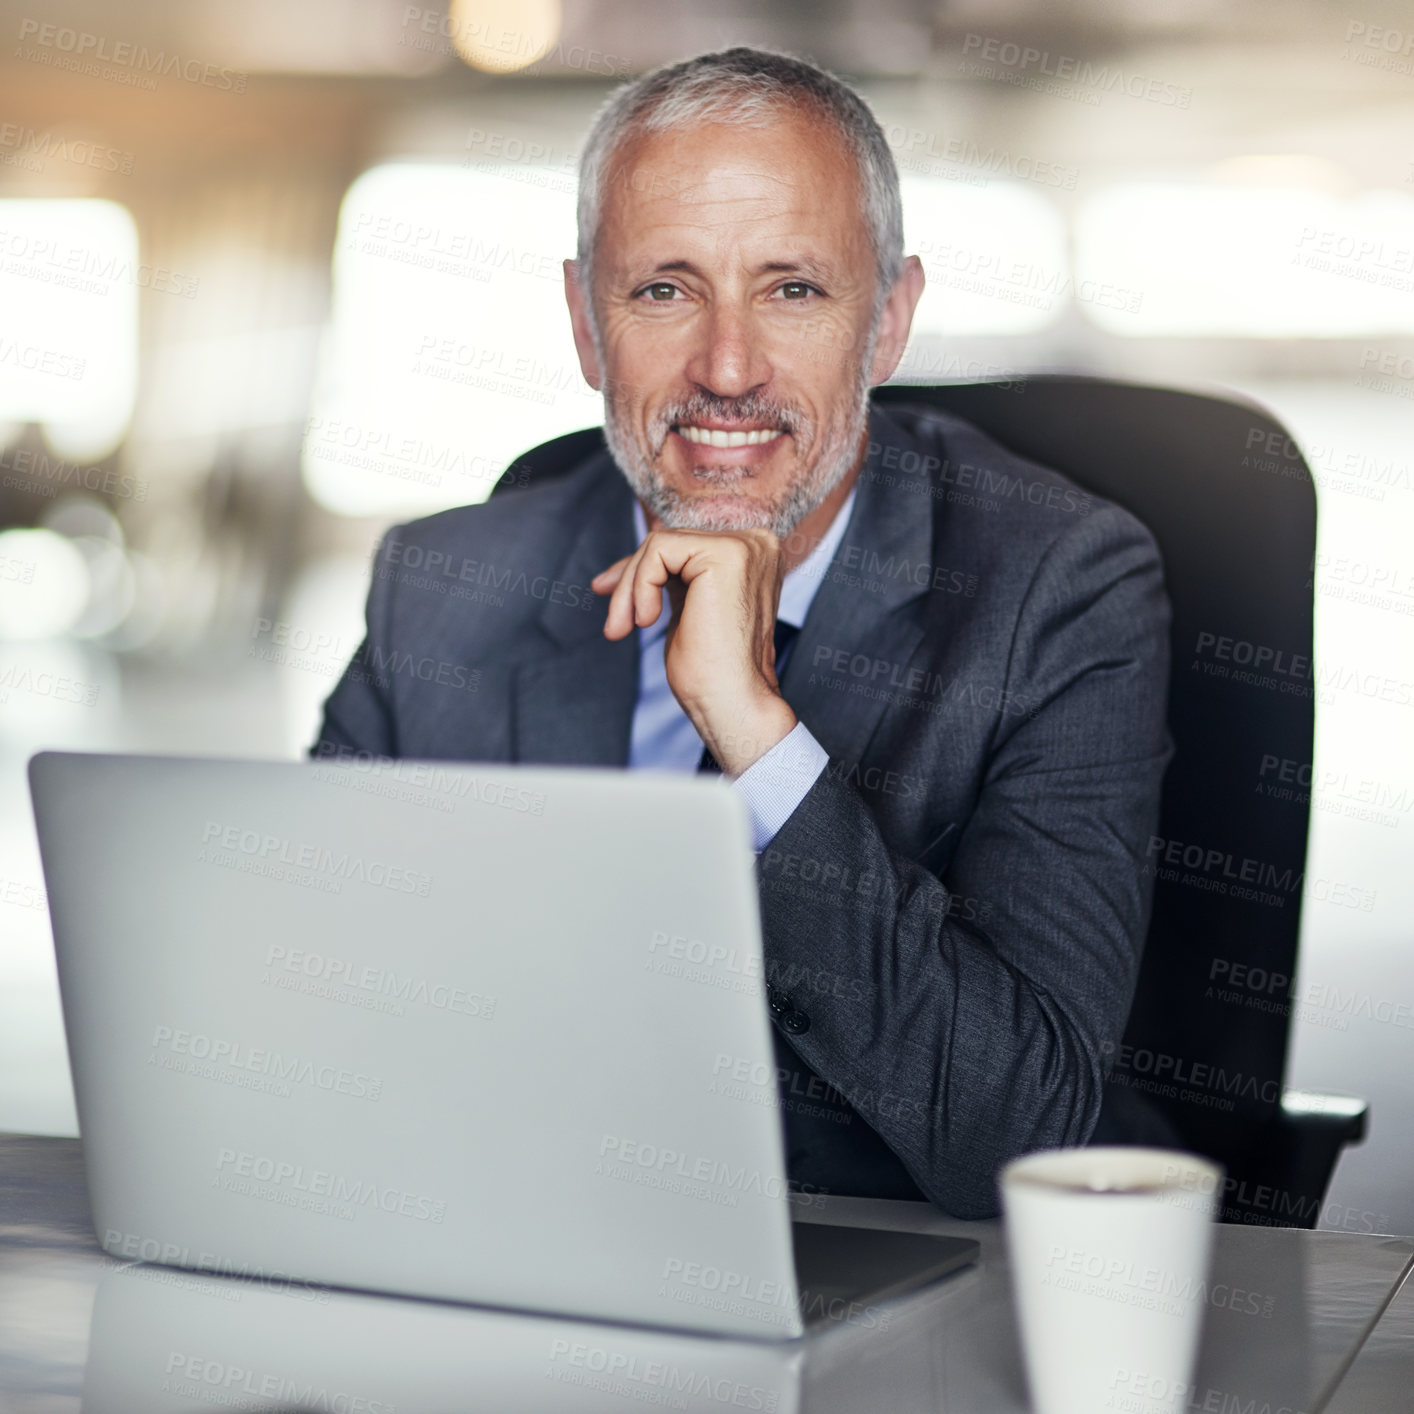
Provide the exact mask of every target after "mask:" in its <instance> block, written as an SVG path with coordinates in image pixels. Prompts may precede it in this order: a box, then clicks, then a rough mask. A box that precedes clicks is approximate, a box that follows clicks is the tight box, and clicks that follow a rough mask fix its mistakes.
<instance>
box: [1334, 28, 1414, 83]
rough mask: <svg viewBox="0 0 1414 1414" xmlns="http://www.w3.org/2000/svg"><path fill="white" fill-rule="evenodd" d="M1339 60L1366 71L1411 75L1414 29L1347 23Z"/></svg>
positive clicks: (1413, 58) (1413, 66)
mask: <svg viewBox="0 0 1414 1414" xmlns="http://www.w3.org/2000/svg"><path fill="white" fill-rule="evenodd" d="M1340 57H1341V58H1342V59H1353V60H1354V61H1355V62H1356V63H1357V64H1360V65H1361V66H1362V67H1364V68H1368V69H1386V70H1388V71H1389V72H1390V73H1394V74H1414V29H1391V28H1389V26H1388V25H1372V24H1370V23H1368V22H1367V21H1365V20H1351V21H1350V22H1349V23H1348V24H1347V25H1346V27H1345V48H1344V49H1343V50H1342V51H1341V56H1340Z"/></svg>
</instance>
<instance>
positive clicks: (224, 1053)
mask: <svg viewBox="0 0 1414 1414" xmlns="http://www.w3.org/2000/svg"><path fill="white" fill-rule="evenodd" d="M151 1044H152V1055H151V1057H150V1058H149V1059H150V1060H151V1061H152V1062H153V1063H154V1064H156V1066H157V1067H158V1068H159V1069H161V1070H172V1071H178V1072H180V1073H182V1074H185V1075H191V1076H195V1077H197V1078H201V1079H207V1080H216V1081H220V1082H221V1083H223V1084H228V1085H233V1086H234V1087H235V1088H237V1089H240V1090H255V1091H259V1092H261V1093H263V1094H271V1095H277V1096H279V1097H281V1098H283V1099H287V1098H289V1096H290V1095H291V1094H292V1093H293V1090H292V1089H291V1087H292V1086H298V1085H307V1086H310V1087H311V1088H313V1089H315V1090H323V1091H325V1092H327V1093H329V1094H333V1095H347V1096H349V1097H350V1098H351V1099H355V1100H378V1099H380V1098H381V1097H382V1094H383V1081H382V1080H381V1079H380V1078H379V1077H378V1076H376V1075H365V1074H364V1073H363V1072H362V1071H355V1070H350V1069H348V1067H346V1066H337V1065H328V1064H322V1063H320V1062H319V1061H314V1060H310V1059H308V1058H307V1057H305V1056H299V1055H286V1054H285V1053H284V1052H282V1051H273V1050H269V1049H268V1048H266V1047H263V1046H247V1045H245V1044H243V1043H242V1042H240V1041H233V1040H230V1039H228V1038H224V1037H212V1036H208V1035H205V1034H204V1033H202V1032H200V1031H186V1030H183V1029H182V1028H180V1027H173V1026H158V1027H156V1028H155V1029H154V1030H153V1033H152V1043H151Z"/></svg>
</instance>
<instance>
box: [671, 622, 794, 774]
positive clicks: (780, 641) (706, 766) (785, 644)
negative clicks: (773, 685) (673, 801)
mask: <svg viewBox="0 0 1414 1414" xmlns="http://www.w3.org/2000/svg"><path fill="white" fill-rule="evenodd" d="M799 632H800V629H799V628H798V627H797V626H796V625H795V624H788V623H787V622H786V621H785V620H784V619H777V620H776V634H775V638H776V677H777V678H779V677H780V675H781V673H782V672H783V671H784V670H785V665H786V657H787V655H788V654H789V653H790V645H791V642H792V640H794V638H795V636H796V634H797V633H799ZM697 769H698V771H699V772H703V771H705V772H706V773H707V774H708V775H713V776H720V775H721V774H722V768H721V766H720V765H718V764H717V758H716V757H715V756H713V755H712V748H711V747H709V746H704V747H703V748H702V757H701V759H700V760H699V761H698V763H697Z"/></svg>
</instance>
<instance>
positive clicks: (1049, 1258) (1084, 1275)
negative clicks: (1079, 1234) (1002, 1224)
mask: <svg viewBox="0 0 1414 1414" xmlns="http://www.w3.org/2000/svg"><path fill="white" fill-rule="evenodd" d="M1046 1266H1047V1268H1048V1270H1047V1271H1046V1273H1045V1275H1044V1276H1043V1277H1042V1278H1041V1284H1042V1286H1054V1287H1058V1288H1060V1289H1061V1290H1064V1291H1075V1292H1079V1293H1081V1294H1083V1295H1086V1296H1098V1297H1099V1298H1100V1299H1101V1300H1104V1301H1116V1302H1119V1303H1121V1304H1123V1305H1126V1306H1138V1307H1141V1308H1143V1309H1144V1310H1147V1311H1159V1312H1162V1313H1163V1314H1165V1315H1169V1316H1180V1315H1182V1314H1183V1313H1184V1312H1185V1311H1186V1310H1188V1309H1190V1308H1191V1307H1193V1306H1202V1305H1209V1306H1215V1307H1218V1308H1220V1309H1222V1310H1227V1311H1234V1312H1236V1313H1237V1314H1239V1315H1244V1316H1260V1317H1261V1318H1262V1319H1264V1320H1270V1319H1271V1315H1272V1312H1273V1310H1274V1309H1275V1308H1276V1298H1275V1297H1274V1296H1268V1295H1265V1294H1263V1293H1260V1292H1255V1291H1249V1290H1248V1289H1247V1288H1246V1287H1241V1286H1234V1285H1233V1284H1232V1283H1231V1282H1209V1281H1208V1279H1207V1278H1206V1277H1199V1276H1194V1275H1193V1274H1192V1273H1185V1274H1184V1275H1182V1276H1180V1275H1179V1274H1177V1273H1175V1272H1173V1271H1171V1270H1167V1269H1165V1268H1163V1267H1153V1266H1145V1265H1141V1264H1140V1263H1137V1262H1135V1261H1133V1260H1130V1259H1126V1258H1124V1257H1115V1256H1112V1255H1110V1254H1108V1253H1100V1252H1093V1251H1089V1250H1087V1249H1085V1248H1083V1247H1067V1246H1065V1245H1064V1244H1063V1243H1059V1242H1053V1243H1051V1245H1050V1247H1049V1248H1048V1250H1047V1252H1046Z"/></svg>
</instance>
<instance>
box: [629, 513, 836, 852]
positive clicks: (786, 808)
mask: <svg viewBox="0 0 1414 1414" xmlns="http://www.w3.org/2000/svg"><path fill="white" fill-rule="evenodd" d="M853 509H854V490H851V491H850V493H849V498H848V499H847V500H846V501H845V503H844V505H842V506H841V507H840V508H839V511H838V512H837V513H836V515H835V518H834V520H832V521H831V522H830V528H829V529H828V530H827V531H826V532H825V533H824V535H823V536H822V537H821V538H820V543H819V544H818V545H816V546H815V548H814V549H813V550H812V551H811V552H810V554H809V555H807V556H806V558H805V559H804V560H803V561H801V563H800V564H798V565H797V566H796V567H795V568H794V569H793V570H789V571H787V573H786V576H785V578H784V580H783V581H782V583H781V602H780V607H779V608H778V609H777V611H776V616H777V617H778V618H781V619H784V620H785V621H786V622H787V623H788V624H794V625H795V626H796V628H799V627H800V626H801V625H802V624H803V623H804V622H805V615H806V613H807V612H808V610H809V608H810V605H811V603H812V601H813V600H814V598H815V593H816V591H817V590H818V589H819V588H820V581H821V579H822V578H823V577H824V575H825V571H826V570H828V569H829V567H830V561H831V560H833V559H834V557H835V547H836V546H837V545H838V544H839V543H840V539H841V537H842V536H843V535H844V531H845V526H846V525H848V524H849V515H850V512H851V511H852V510H853ZM633 523H634V527H635V529H636V530H637V532H638V543H639V544H640V545H641V544H642V543H643V540H644V537H645V536H646V535H647V534H648V520H647V517H646V516H645V515H644V514H643V507H642V506H640V505H639V503H638V501H637V500H635V501H634V503H633ZM671 617H672V608H671V606H670V605H669V603H668V596H667V594H666V593H664V595H663V609H662V612H661V613H660V614H659V615H658V617H657V619H656V620H655V621H654V622H653V623H652V624H650V625H649V626H648V627H647V628H640V629H639V630H638V647H639V661H638V701H637V703H636V704H635V706H634V709H633V730H632V735H631V737H630V742H629V755H628V764H629V768H630V769H631V770H642V769H652V770H657V771H695V770H696V769H697V763H698V762H699V761H700V760H701V759H702V745H703V743H702V738H701V737H700V736H698V734H697V728H696V727H694V726H693V725H692V720H691V718H689V717H688V715H687V713H686V712H684V711H683V710H682V707H681V706H680V705H679V703H678V700H677V698H676V697H674V696H673V690H672V688H670V687H669V686H668V672H667V668H666V667H665V666H664V663H663V649H664V646H665V644H664V637H665V635H666V633H667V631H668V621H669V619H670V618H671ZM829 759H830V758H829V754H828V753H827V752H826V750H825V748H824V747H823V746H821V745H820V743H819V742H818V741H816V740H815V738H814V736H813V735H812V734H811V732H810V730H809V729H808V728H807V727H806V725H805V723H804V722H797V723H796V724H795V726H794V727H793V728H792V729H791V731H789V732H788V733H787V734H786V735H785V736H784V737H782V738H781V740H780V741H778V742H777V743H776V744H775V746H773V747H772V748H771V749H770V750H769V751H767V752H766V753H765V754H764V755H763V756H760V757H758V758H757V760H755V761H753V762H752V763H751V765H750V766H749V767H748V768H747V769H746V770H745V771H743V772H742V774H741V775H739V776H738V777H737V778H736V779H735V780H734V781H732V783H731V786H732V789H733V790H735V791H739V792H740V793H741V795H742V797H743V799H744V800H745V802H746V808H747V810H748V811H749V812H750V814H751V830H752V836H753V839H752V847H753V848H754V849H755V850H756V851H757V852H758V853H759V852H760V851H761V850H763V849H765V848H766V846H767V845H769V844H770V843H771V841H772V840H773V839H775V837H776V833H777V831H779V830H780V828H781V826H782V825H784V824H785V822H786V821H787V820H788V819H790V817H791V814H792V813H793V812H794V810H795V808H796V806H797V805H799V804H800V802H801V801H802V800H804V799H805V796H806V794H807V793H808V792H809V790H810V787H811V786H813V785H814V784H815V782H816V780H817V779H818V778H819V776H820V772H821V771H823V770H824V769H825V766H826V765H827V763H828V762H829Z"/></svg>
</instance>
